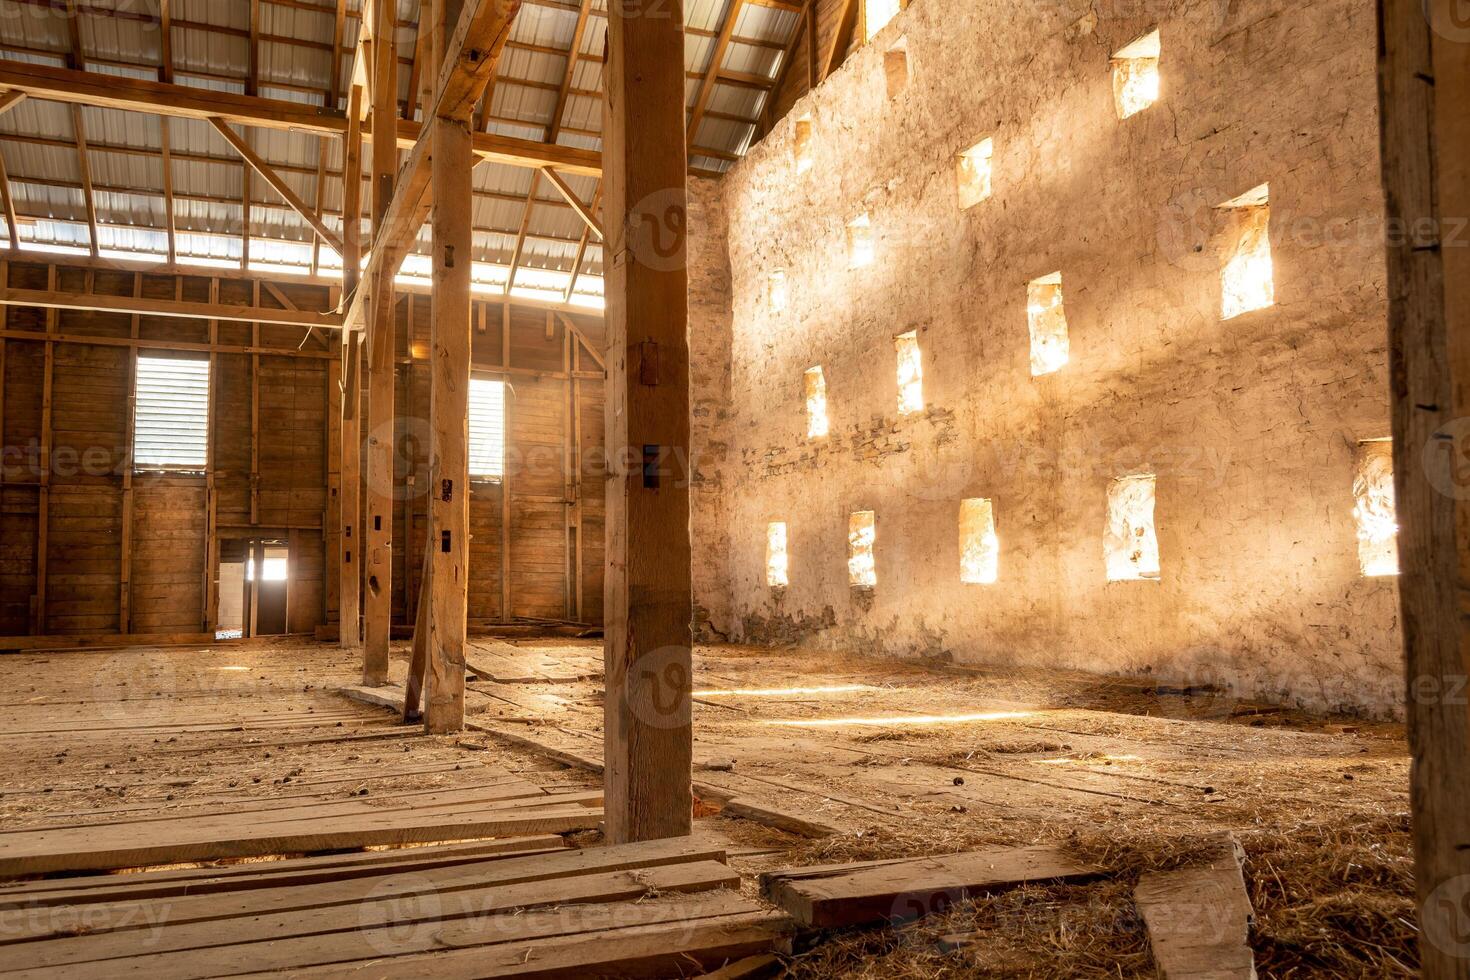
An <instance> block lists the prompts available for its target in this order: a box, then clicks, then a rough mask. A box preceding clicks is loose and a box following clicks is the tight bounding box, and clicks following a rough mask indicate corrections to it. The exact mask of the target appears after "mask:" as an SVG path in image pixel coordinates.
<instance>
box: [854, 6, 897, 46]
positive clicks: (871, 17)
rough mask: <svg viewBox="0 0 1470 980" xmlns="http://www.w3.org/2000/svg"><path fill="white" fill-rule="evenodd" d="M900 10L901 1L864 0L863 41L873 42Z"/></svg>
mask: <svg viewBox="0 0 1470 980" xmlns="http://www.w3.org/2000/svg"><path fill="white" fill-rule="evenodd" d="M900 9H901V7H900V0H863V40H864V41H865V42H866V41H871V40H873V36H874V35H876V34H877V33H878V32H879V31H881V30H883V28H885V27H887V26H888V22H889V21H891V20H892V19H893V18H895V17H897V16H898V12H899V10H900Z"/></svg>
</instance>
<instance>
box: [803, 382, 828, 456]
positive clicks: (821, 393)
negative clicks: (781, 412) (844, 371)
mask: <svg viewBox="0 0 1470 980" xmlns="http://www.w3.org/2000/svg"><path fill="white" fill-rule="evenodd" d="M802 384H803V386H804V387H805V389H806V437H807V438H808V439H825V438H826V437H827V433H828V431H829V428H828V425H827V378H826V376H825V375H824V374H823V373H822V368H821V367H820V366H818V367H814V368H807V370H806V373H805V374H804V375H803V376H802Z"/></svg>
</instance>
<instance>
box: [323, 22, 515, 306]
mask: <svg viewBox="0 0 1470 980" xmlns="http://www.w3.org/2000/svg"><path fill="white" fill-rule="evenodd" d="M520 2H521V0H467V2H466V3H465V5H464V9H463V10H462V11H461V13H460V17H459V21H458V23H457V26H456V27H455V29H454V33H453V34H451V35H450V36H449V37H448V39H447V40H446V41H445V43H444V58H443V70H442V71H440V73H439V81H438V83H437V84H436V85H435V86H434V97H433V98H432V99H431V100H430V101H429V102H427V103H425V110H426V111H425V113H424V117H425V118H426V119H428V120H430V121H431V122H432V120H433V119H434V118H435V117H441V116H442V117H445V118H452V119H463V120H469V119H470V117H471V115H472V114H473V113H474V110H475V102H476V100H477V99H478V98H479V96H480V94H481V93H482V92H483V91H484V89H485V86H486V85H487V84H489V81H490V76H491V75H492V74H494V72H495V66H496V64H497V63H498V62H499V60H500V53H501V51H502V50H503V49H504V47H505V41H506V39H507V38H508V37H509V36H510V28H511V23H512V21H514V19H515V15H516V13H517V12H518V11H519V10H520ZM430 106H432V107H433V108H432V110H430V109H429V107H430ZM406 127H412V129H413V131H414V136H415V142H414V144H413V149H412V150H411V151H410V152H409V156H408V159H407V161H405V163H404V165H403V167H402V168H401V169H400V171H399V183H398V189H397V192H396V193H395V194H394V196H393V200H392V202H391V204H390V205H389V207H388V210H387V212H386V213H385V214H384V215H383V220H382V221H381V222H380V223H379V226H378V229H377V231H376V233H375V238H374V240H373V245H372V252H371V256H370V258H369V259H368V267H367V269H366V270H365V271H364V274H363V275H364V278H365V279H368V280H371V281H375V282H378V283H391V282H392V281H393V277H394V276H395V275H397V273H398V268H399V266H401V265H402V264H403V259H404V257H405V256H406V255H407V254H408V251H409V249H410V248H411V247H412V245H413V243H414V241H415V240H416V239H417V238H418V234H419V229H420V228H422V227H423V226H424V222H425V221H426V220H427V219H428V212H429V208H428V204H429V202H428V200H427V193H426V192H427V190H428V186H429V178H430V167H429V161H430V157H431V153H430V146H431V144H432V142H433V139H432V136H431V133H430V127H419V126H418V125H417V124H415V123H411V122H409V121H408V120H406V119H400V120H399V121H398V136H399V139H400V140H401V139H402V137H403V134H404V132H405V128H406ZM482 136H489V134H475V135H474V142H475V144H476V145H477V146H478V144H479V141H480V138H481V137H482ZM492 138H493V139H500V138H501V137H492ZM368 292H370V290H365V289H358V290H357V291H356V293H355V294H354V295H353V297H352V301H351V305H350V306H349V307H348V308H347V310H348V312H347V317H346V319H345V328H346V329H347V330H356V329H360V328H361V327H362V325H363V322H364V319H365V317H364V314H365V312H366V304H365V300H366V295H365V294H366V293H368Z"/></svg>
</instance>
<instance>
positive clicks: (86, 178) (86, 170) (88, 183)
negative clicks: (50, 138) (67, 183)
mask: <svg viewBox="0 0 1470 980" xmlns="http://www.w3.org/2000/svg"><path fill="white" fill-rule="evenodd" d="M71 125H72V130H73V135H74V136H75V137H76V141H77V165H78V167H79V168H80V169H81V173H82V204H83V206H84V207H85V208H86V209H87V230H88V232H89V233H90V237H89V240H88V243H89V248H90V250H91V252H92V257H93V258H94V259H95V258H96V257H97V250H98V242H97V199H96V195H94V194H93V193H92V161H91V158H90V157H89V156H88V155H87V130H86V127H85V126H84V125H83V123H82V107H81V106H79V105H76V104H75V103H73V105H72V107H71Z"/></svg>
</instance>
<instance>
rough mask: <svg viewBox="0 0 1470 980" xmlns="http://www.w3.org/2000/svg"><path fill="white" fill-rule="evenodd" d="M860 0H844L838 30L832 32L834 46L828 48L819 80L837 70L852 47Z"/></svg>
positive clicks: (838, 20)
mask: <svg viewBox="0 0 1470 980" xmlns="http://www.w3.org/2000/svg"><path fill="white" fill-rule="evenodd" d="M857 20H858V0H842V13H841V14H840V15H839V16H838V18H837V30H836V31H834V32H833V34H832V46H831V47H830V48H828V49H827V60H826V61H825V62H824V63H823V65H822V73H821V75H820V77H818V79H817V81H819V82H820V81H822V80H823V79H825V78H826V77H827V76H828V75H830V74H832V73H833V72H834V71H836V70H837V66H838V65H840V64H842V60H843V58H845V57H847V49H848V48H850V47H852V32H853V31H854V30H856V29H857Z"/></svg>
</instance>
